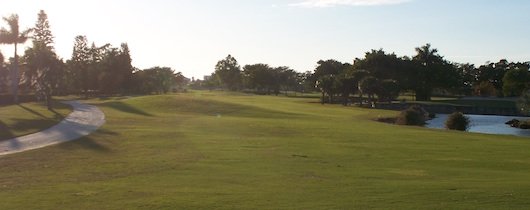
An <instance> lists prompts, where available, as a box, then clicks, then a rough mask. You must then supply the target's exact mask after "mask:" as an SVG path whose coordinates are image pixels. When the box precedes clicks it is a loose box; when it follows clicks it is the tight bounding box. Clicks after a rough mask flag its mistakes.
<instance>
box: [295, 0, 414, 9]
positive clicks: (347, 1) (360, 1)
mask: <svg viewBox="0 0 530 210" xmlns="http://www.w3.org/2000/svg"><path fill="white" fill-rule="evenodd" d="M410 1H412V0H305V1H302V2H299V3H294V4H289V6H295V7H310V8H313V7H335V6H379V5H394V4H402V3H407V2H410Z"/></svg>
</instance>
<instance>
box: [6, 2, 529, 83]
mask: <svg viewBox="0 0 530 210" xmlns="http://www.w3.org/2000/svg"><path fill="white" fill-rule="evenodd" d="M40 9H44V10H45V11H46V12H47V13H48V16H49V19H50V23H51V26H52V32H53V33H54V35H55V37H56V40H55V42H56V49H57V52H58V54H59V55H60V56H61V57H63V58H65V59H68V58H69V57H70V55H71V51H72V45H73V40H74V37H75V36H76V35H86V36H87V37H88V39H89V41H94V42H95V43H96V44H98V45H103V44H105V43H111V44H113V45H115V46H119V44H120V43H121V42H127V43H128V44H129V47H130V49H131V53H132V56H133V65H134V66H136V67H139V68H148V67H152V66H157V65H158V66H170V67H172V68H174V69H175V70H177V71H181V72H183V73H184V75H186V76H187V77H195V78H202V76H204V75H208V74H210V73H211V72H213V71H214V66H215V64H216V62H217V61H218V60H220V59H222V58H224V57H226V55H228V54H232V55H233V56H235V57H236V59H238V61H239V63H240V64H241V65H245V64H253V63H267V64H270V65H272V66H289V67H291V68H293V69H295V70H297V71H300V72H302V71H312V70H313V69H314V67H315V65H316V62H317V61H318V60H320V59H337V60H339V61H342V62H352V60H353V59H354V58H356V57H363V56H364V53H365V52H366V51H369V50H371V49H379V48H383V49H384V50H385V51H387V52H395V53H396V54H397V55H399V56H404V55H408V56H412V55H414V48H415V47H418V46H421V45H424V44H425V43H431V44H432V45H433V47H435V48H437V49H438V50H439V52H440V54H441V55H443V56H445V58H447V59H448V60H451V61H455V62H470V63H474V64H477V65H480V64H483V63H485V62H487V61H498V60H499V59H501V58H507V59H508V60H510V61H530V27H529V26H528V23H530V13H529V12H528V11H530V1H526V0H511V1H501V0H459V1H457V0H270V1H267V0H149V1H146V0H136V1H125V0H114V1H111V0H92V1H76V0H72V1H62V0H47V1H37V0H18V1H13V2H10V3H9V4H2V6H1V7H0V15H1V16H8V15H9V14H11V13H18V14H19V15H20V19H21V20H20V21H21V27H22V28H28V27H31V26H33V25H34V23H35V21H36V19H37V13H38V11H39V10H40ZM2 24H3V23H2ZM3 25H5V24H3ZM0 50H1V51H2V53H3V54H5V55H8V56H11V54H12V52H11V51H12V47H9V46H3V47H1V48H0Z"/></svg>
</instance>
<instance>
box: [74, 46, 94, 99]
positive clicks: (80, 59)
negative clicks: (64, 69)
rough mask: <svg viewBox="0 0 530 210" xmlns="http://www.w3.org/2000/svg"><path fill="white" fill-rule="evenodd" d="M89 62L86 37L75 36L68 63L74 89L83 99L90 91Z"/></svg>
mask: <svg viewBox="0 0 530 210" xmlns="http://www.w3.org/2000/svg"><path fill="white" fill-rule="evenodd" d="M90 60H91V57H90V48H89V47H88V41H87V38H86V36H76V37H75V42H74V49H73V51H72V60H71V62H70V63H71V65H70V73H71V76H72V78H73V80H74V85H73V86H74V88H75V89H76V90H77V91H82V92H83V93H84V95H85V98H88V95H89V89H90V86H89V85H90V80H89V74H88V68H89V64H90Z"/></svg>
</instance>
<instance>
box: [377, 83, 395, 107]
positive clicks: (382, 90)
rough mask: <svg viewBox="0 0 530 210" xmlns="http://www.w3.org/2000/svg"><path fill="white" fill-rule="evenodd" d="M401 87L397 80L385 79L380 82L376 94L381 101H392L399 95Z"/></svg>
mask: <svg viewBox="0 0 530 210" xmlns="http://www.w3.org/2000/svg"><path fill="white" fill-rule="evenodd" d="M399 91H400V87H399V84H398V82H397V81H396V80H392V79H385V80H382V81H381V82H379V88H377V90H376V95H377V98H378V99H379V101H386V102H392V101H393V100H395V99H396V98H397V97H398V96H399Z"/></svg>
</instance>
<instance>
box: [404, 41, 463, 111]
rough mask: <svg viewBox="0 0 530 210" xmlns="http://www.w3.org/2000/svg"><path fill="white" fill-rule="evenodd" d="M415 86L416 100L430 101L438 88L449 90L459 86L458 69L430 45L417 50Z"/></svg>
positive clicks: (414, 59) (415, 57)
mask: <svg viewBox="0 0 530 210" xmlns="http://www.w3.org/2000/svg"><path fill="white" fill-rule="evenodd" d="M416 53H417V54H416V56H414V58H413V61H415V62H416V64H417V67H416V68H415V70H416V71H415V74H414V75H415V78H414V81H415V85H414V91H415V92H416V100H419V101H429V100H431V96H432V93H433V90H434V89H436V88H440V89H448V88H452V87H455V86H458V85H459V81H461V80H460V79H459V74H458V72H457V70H456V68H455V67H454V66H453V65H452V64H450V63H449V62H447V61H445V60H444V59H443V57H442V56H440V55H438V50H437V49H434V48H431V45H430V44H426V45H424V46H422V47H418V48H416Z"/></svg>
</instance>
